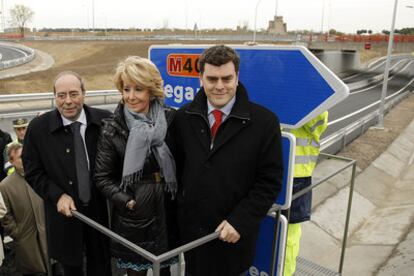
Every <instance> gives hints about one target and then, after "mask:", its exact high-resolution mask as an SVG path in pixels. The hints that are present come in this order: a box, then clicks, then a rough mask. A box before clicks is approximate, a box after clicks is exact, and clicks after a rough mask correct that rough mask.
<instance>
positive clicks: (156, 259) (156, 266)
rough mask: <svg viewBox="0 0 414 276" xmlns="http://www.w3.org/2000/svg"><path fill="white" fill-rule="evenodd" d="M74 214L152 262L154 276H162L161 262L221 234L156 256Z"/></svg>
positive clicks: (209, 236)
mask: <svg viewBox="0 0 414 276" xmlns="http://www.w3.org/2000/svg"><path fill="white" fill-rule="evenodd" d="M72 214H73V216H74V217H75V218H77V219H79V220H80V221H82V222H84V223H86V224H88V225H89V226H91V227H93V228H94V229H96V230H97V231H99V232H101V233H102V234H104V235H106V236H108V237H109V238H111V239H113V240H116V242H118V243H120V244H122V245H123V246H125V247H127V248H128V249H130V250H132V251H133V252H135V253H136V254H138V255H140V256H142V257H144V258H145V259H147V260H149V261H151V262H152V263H153V267H152V271H153V276H159V275H160V269H161V262H163V261H166V260H168V259H170V258H172V257H175V256H178V255H179V254H181V253H184V252H187V251H189V250H191V249H193V248H195V247H197V246H200V245H203V244H205V243H207V242H210V241H212V240H215V239H217V238H218V236H219V232H213V233H211V234H209V235H206V236H204V237H201V238H199V239H197V240H194V241H192V242H190V243H187V244H185V245H182V246H180V247H177V248H175V249H173V250H170V251H168V252H165V253H163V254H161V255H158V256H156V255H154V254H152V253H151V252H149V251H147V250H145V249H144V248H142V247H140V246H138V245H136V244H134V243H132V242H130V241H129V240H127V239H125V238H124V237H122V236H120V235H118V234H117V233H115V232H113V231H111V230H110V229H108V228H106V227H104V226H102V225H101V224H99V223H97V222H95V221H94V220H92V219H90V218H88V217H87V216H85V215H83V214H81V213H79V212H78V211H72Z"/></svg>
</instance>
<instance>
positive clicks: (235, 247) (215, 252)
mask: <svg viewBox="0 0 414 276" xmlns="http://www.w3.org/2000/svg"><path fill="white" fill-rule="evenodd" d="M171 134H172V135H171V136H172V137H173V138H174V140H173V141H172V142H171V144H172V147H173V148H174V154H175V157H176V162H177V175H178V178H179V193H178V197H177V200H178V222H179V224H178V225H179V228H180V235H181V236H180V237H181V238H182V241H183V242H185V243H187V242H189V241H191V240H194V239H196V238H199V237H201V236H204V235H206V234H210V233H212V232H214V231H215V229H216V227H217V226H218V225H219V224H220V223H221V222H222V221H223V220H227V221H228V222H229V223H230V224H231V225H232V226H233V227H234V228H235V229H236V230H237V231H238V232H239V233H240V235H241V239H240V240H239V241H238V242H237V243H235V244H229V243H225V242H222V241H219V240H215V241H212V242H210V243H208V244H207V245H206V246H204V247H202V248H201V249H198V250H195V251H194V252H195V255H193V254H192V255H191V256H192V260H195V259H196V260H197V263H196V264H197V266H196V267H193V268H192V269H191V268H190V269H191V270H192V271H191V272H192V273H193V274H194V275H197V276H199V275H239V274H240V273H242V272H244V271H246V270H247V269H248V268H249V266H250V265H251V263H252V262H253V258H254V253H255V244H256V240H257V236H258V231H259V226H260V222H261V220H262V219H263V218H264V216H265V215H266V213H267V211H268V210H269V208H270V207H271V205H272V203H273V202H274V200H275V199H276V197H277V195H278V193H279V191H280V189H281V181H282V171H283V170H282V166H283V164H282V150H281V134H280V126H279V121H278V118H277V117H276V116H275V115H274V114H273V113H271V112H270V111H269V110H267V109H265V108H264V107H261V106H259V105H257V104H254V103H252V102H250V101H249V99H248V96H247V92H246V90H245V88H244V87H243V85H242V84H241V83H239V86H238V89H237V92H236V101H235V104H234V106H233V109H232V111H231V113H230V114H229V116H228V117H227V119H226V120H225V121H224V122H223V123H222V125H221V126H220V128H219V129H218V131H217V134H216V138H215V141H214V146H213V147H212V148H210V144H211V132H210V127H209V124H208V118H207V98H206V95H205V92H204V89H203V88H201V90H200V91H199V92H198V94H197V95H196V97H195V99H194V101H193V102H192V103H190V104H187V105H186V106H184V107H182V108H181V109H180V110H179V111H178V112H177V114H176V116H175V119H174V121H173V124H172V127H171ZM190 267H191V266H190Z"/></svg>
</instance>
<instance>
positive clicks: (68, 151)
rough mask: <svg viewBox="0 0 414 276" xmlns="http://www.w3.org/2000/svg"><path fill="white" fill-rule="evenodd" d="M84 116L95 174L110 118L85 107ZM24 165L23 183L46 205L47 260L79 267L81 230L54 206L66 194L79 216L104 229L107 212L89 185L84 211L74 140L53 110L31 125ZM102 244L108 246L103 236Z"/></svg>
mask: <svg viewBox="0 0 414 276" xmlns="http://www.w3.org/2000/svg"><path fill="white" fill-rule="evenodd" d="M84 110H85V113H86V119H87V127H86V132H85V143H86V147H87V149H88V157H89V166H90V171H91V172H93V171H94V167H95V156H96V145H97V139H98V135H99V130H100V126H101V120H102V119H103V118H107V117H109V116H111V113H110V112H109V111H106V110H101V109H96V108H91V107H88V106H86V105H84ZM23 165H24V169H25V178H26V180H27V182H28V183H29V185H30V186H32V188H33V189H34V190H35V191H36V193H37V194H39V195H40V197H42V198H43V200H44V202H45V215H46V233H47V239H48V251H49V256H50V257H51V258H53V259H56V260H58V261H60V262H61V263H63V264H65V265H74V266H75V265H80V264H82V252H83V238H84V237H83V230H82V227H84V226H83V224H82V222H80V221H79V220H78V219H76V218H67V217H65V216H63V215H62V214H60V213H58V212H57V202H58V200H59V198H60V196H61V195H62V194H64V193H66V194H68V195H69V196H71V197H72V198H73V200H74V201H75V205H76V208H77V210H78V211H79V212H81V213H85V215H87V216H88V217H90V218H91V219H93V220H95V221H97V222H98V223H100V224H103V225H107V224H108V223H107V221H108V219H107V212H106V210H107V207H106V202H105V199H104V198H103V197H102V196H101V195H100V193H99V191H98V190H97V189H96V187H95V185H92V192H91V200H90V203H89V206H88V208H87V210H86V209H85V208H84V207H83V206H82V203H81V202H80V199H79V196H78V185H77V177H76V164H75V156H74V145H73V135H72V132H71V128H70V126H66V127H65V126H63V123H62V118H61V115H60V113H59V111H58V110H57V109H55V110H52V111H50V112H47V113H45V114H43V115H41V116H39V117H36V118H34V119H33V120H32V121H31V122H30V124H29V126H28V128H27V132H26V135H25V141H24V148H23ZM96 234H97V235H101V234H99V233H98V232H97V233H96ZM102 243H107V241H106V239H105V238H104V237H103V236H102ZM102 253H104V252H102ZM107 254H108V255H109V248H108V252H107Z"/></svg>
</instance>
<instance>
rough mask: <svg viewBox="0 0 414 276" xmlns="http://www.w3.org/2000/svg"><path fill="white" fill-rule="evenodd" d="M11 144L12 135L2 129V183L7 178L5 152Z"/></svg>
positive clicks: (0, 176) (0, 136) (0, 141)
mask: <svg viewBox="0 0 414 276" xmlns="http://www.w3.org/2000/svg"><path fill="white" fill-rule="evenodd" d="M11 142H12V139H11V137H10V134H9V133H7V132H5V131H2V130H1V129H0V162H1V163H0V166H1V168H0V181H2V180H3V179H4V178H5V177H6V176H7V174H6V172H5V171H4V163H5V162H6V161H7V160H4V158H5V156H3V152H4V149H5V148H6V146H7V144H8V143H11Z"/></svg>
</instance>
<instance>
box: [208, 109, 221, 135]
mask: <svg viewBox="0 0 414 276" xmlns="http://www.w3.org/2000/svg"><path fill="white" fill-rule="evenodd" d="M212 113H213V116H214V124H213V126H212V127H211V137H212V138H213V139H214V137H215V136H216V133H217V130H218V128H219V126H220V125H221V119H222V116H223V112H221V111H220V110H218V109H214V110H213V111H212Z"/></svg>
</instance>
